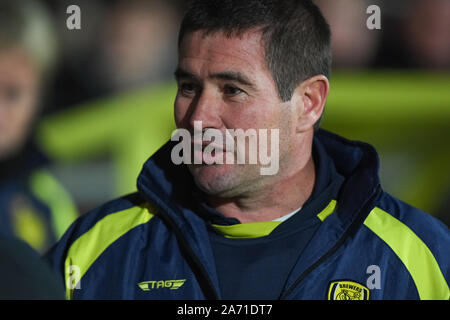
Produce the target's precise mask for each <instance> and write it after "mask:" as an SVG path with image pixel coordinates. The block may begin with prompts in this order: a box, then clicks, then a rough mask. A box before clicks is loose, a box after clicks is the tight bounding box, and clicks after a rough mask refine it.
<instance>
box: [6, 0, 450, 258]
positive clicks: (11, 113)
mask: <svg viewBox="0 0 450 320" xmlns="http://www.w3.org/2000/svg"><path fill="white" fill-rule="evenodd" d="M316 3H317V4H318V5H319V6H320V8H321V9H322V11H323V14H324V15H325V17H326V18H327V20H328V22H329V24H330V26H331V28H332V33H333V40H332V46H333V52H334V53H333V54H334V66H333V73H332V77H331V93H330V96H329V99H328V103H327V106H326V111H325V112H326V113H325V117H324V121H323V125H322V127H323V128H325V129H328V130H331V131H334V132H336V133H338V134H340V135H343V136H345V137H347V138H350V139H355V140H361V141H365V142H369V143H371V144H373V145H374V146H375V147H376V148H377V150H378V152H379V154H380V160H381V172H380V174H381V179H382V184H383V185H384V188H385V190H387V191H388V192H390V193H391V194H393V195H394V196H397V197H399V198H401V199H402V200H404V201H406V202H408V203H410V204H412V205H414V206H416V207H419V208H421V209H423V210H425V211H427V212H429V213H431V214H432V215H434V216H436V217H439V218H440V219H441V220H442V221H444V222H445V223H446V224H447V225H449V223H450V175H449V172H450V148H449V146H450V142H449V138H450V135H449V133H450V132H449V128H450V126H449V122H450V1H448V0H397V1H388V0H385V1H381V0H368V1H366V0H317V1H316ZM70 5H77V6H78V7H79V8H80V13H81V15H80V26H81V29H73V30H70V29H68V27H67V20H68V19H69V17H70V19H72V18H73V17H71V16H72V14H73V12H70V13H67V8H68V7H69V6H70ZM369 5H377V6H378V7H379V8H380V13H381V15H380V17H381V21H380V22H381V29H374V30H369V29H368V28H367V26H366V21H367V19H368V18H369V16H371V14H368V13H366V10H367V7H368V6H369ZM183 6H184V1H181V0H180V1H176V0H115V1H112V0H111V1H102V0H70V1H66V0H20V1H17V0H16V1H8V0H1V1H0V210H2V212H1V215H2V216H3V218H1V217H0V219H2V221H7V222H8V223H9V224H10V225H11V227H9V228H8V230H5V227H3V229H4V230H0V231H4V232H7V233H8V232H9V233H16V234H19V235H22V238H25V240H27V242H29V243H31V244H32V245H33V246H34V247H35V248H36V249H38V250H40V251H43V250H45V249H46V248H48V246H49V244H51V243H52V242H53V241H54V239H57V238H58V237H59V236H60V234H61V233H62V232H63V231H64V230H65V228H66V227H67V225H68V224H70V222H71V221H72V220H73V219H74V217H76V216H77V215H80V214H83V213H85V212H86V211H88V210H90V209H92V208H94V207H96V206H98V205H100V204H102V203H104V202H105V201H107V200H110V199H112V198H114V197H116V196H119V195H124V194H128V193H131V192H133V191H135V190H136V178H137V175H138V174H139V171H140V169H141V167H142V165H143V163H144V162H145V160H146V159H147V158H148V157H149V156H150V155H151V154H152V153H153V152H154V151H156V150H157V149H158V148H159V147H160V146H161V145H162V144H163V143H164V142H165V141H167V140H168V139H169V138H170V134H171V132H172V131H173V130H174V129H175V126H174V123H173V110H172V108H173V101H174V97H175V92H176V87H175V83H174V79H173V75H172V74H173V71H174V69H175V66H176V59H177V46H176V44H177V31H178V25H179V22H180V20H181V17H182V13H183V9H184V8H183ZM56 212H67V214H66V215H65V216H62V215H61V214H59V215H57V214H56ZM5 219H6V220H5ZM8 223H5V225H7V224H8ZM30 226H32V227H30ZM49 230H52V232H53V234H52V236H51V237H50V236H48V235H46V234H48V233H49Z"/></svg>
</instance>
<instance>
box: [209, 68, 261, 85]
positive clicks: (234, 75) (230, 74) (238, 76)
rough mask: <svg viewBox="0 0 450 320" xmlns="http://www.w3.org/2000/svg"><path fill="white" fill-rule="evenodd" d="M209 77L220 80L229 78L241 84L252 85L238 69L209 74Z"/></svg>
mask: <svg viewBox="0 0 450 320" xmlns="http://www.w3.org/2000/svg"><path fill="white" fill-rule="evenodd" d="M211 78H214V79H221V80H231V81H236V82H239V83H241V84H243V85H246V86H249V87H253V84H252V82H251V81H250V79H248V78H247V77H246V76H245V75H244V74H242V73H241V72H238V71H224V72H219V73H215V74H213V75H211Z"/></svg>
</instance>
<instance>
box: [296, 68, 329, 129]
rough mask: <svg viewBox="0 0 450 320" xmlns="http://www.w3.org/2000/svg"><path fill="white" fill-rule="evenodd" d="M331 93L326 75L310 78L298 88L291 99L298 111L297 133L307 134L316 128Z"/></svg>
mask: <svg viewBox="0 0 450 320" xmlns="http://www.w3.org/2000/svg"><path fill="white" fill-rule="evenodd" d="M329 91H330V83H329V82H328V79H327V77H325V76H324V75H317V76H314V77H311V78H308V79H306V80H305V81H303V82H302V83H301V84H299V85H298V86H297V88H296V89H295V90H294V93H293V95H292V99H291V103H293V104H294V106H295V108H296V109H297V111H298V113H297V119H296V120H297V123H296V131H297V132H299V133H301V132H305V131H308V130H309V129H311V128H313V127H314V124H315V123H316V122H317V121H318V120H319V118H320V116H321V115H322V112H323V109H324V106H325V102H326V100H327V97H328V92H329Z"/></svg>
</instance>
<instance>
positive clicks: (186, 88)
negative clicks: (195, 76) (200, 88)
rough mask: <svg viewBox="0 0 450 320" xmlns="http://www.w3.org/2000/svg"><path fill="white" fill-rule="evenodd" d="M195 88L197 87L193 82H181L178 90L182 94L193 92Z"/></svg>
mask: <svg viewBox="0 0 450 320" xmlns="http://www.w3.org/2000/svg"><path fill="white" fill-rule="evenodd" d="M196 89H197V87H196V85H195V84H193V83H182V84H180V86H179V90H180V92H181V93H182V94H184V95H191V94H194V93H195V90H196Z"/></svg>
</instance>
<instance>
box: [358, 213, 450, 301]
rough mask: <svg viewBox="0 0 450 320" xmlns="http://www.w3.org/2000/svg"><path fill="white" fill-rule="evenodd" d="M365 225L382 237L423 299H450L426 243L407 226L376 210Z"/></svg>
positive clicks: (443, 279)
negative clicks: (408, 274)
mask: <svg viewBox="0 0 450 320" xmlns="http://www.w3.org/2000/svg"><path fill="white" fill-rule="evenodd" d="M364 224H365V225H366V226H367V227H368V228H369V229H370V230H372V231H373V232H374V233H375V234H376V235H377V236H378V237H380V238H381V239H382V240H383V241H384V242H385V243H386V244H387V245H388V246H389V247H390V248H391V249H392V250H393V251H394V252H395V254H396V255H397V256H398V257H399V259H400V260H401V261H402V262H403V264H404V265H405V267H406V269H408V271H409V273H410V275H411V277H412V279H413V281H414V283H415V285H416V288H417V291H418V293H419V297H420V299H421V300H438V299H439V300H440V299H443V300H448V299H449V297H450V290H449V287H448V284H447V282H446V280H445V278H444V276H443V274H442V271H441V269H440V268H439V265H438V263H437V261H436V259H435V257H434V256H433V254H432V253H431V251H430V249H429V248H428V247H427V246H426V244H425V243H424V242H423V241H422V240H421V239H420V238H419V237H418V236H417V235H416V234H415V233H414V232H413V231H412V230H411V229H410V228H408V227H407V226H406V225H405V224H403V223H402V222H401V221H399V220H397V219H396V218H394V217H393V216H391V215H390V214H389V213H387V212H385V211H383V210H381V209H380V208H377V207H376V208H374V209H373V210H372V211H371V212H370V214H369V215H368V217H367V218H366V220H365V221H364Z"/></svg>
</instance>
